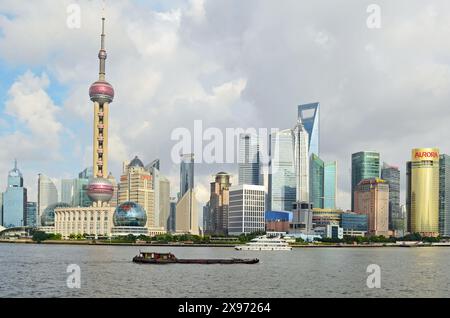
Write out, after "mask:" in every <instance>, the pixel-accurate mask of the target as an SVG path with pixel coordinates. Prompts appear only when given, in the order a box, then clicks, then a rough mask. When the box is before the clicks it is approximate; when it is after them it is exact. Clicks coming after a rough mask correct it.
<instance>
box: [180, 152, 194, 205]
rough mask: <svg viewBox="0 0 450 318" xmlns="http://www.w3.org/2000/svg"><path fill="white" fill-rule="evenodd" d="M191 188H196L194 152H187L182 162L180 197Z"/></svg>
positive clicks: (182, 157)
mask: <svg viewBox="0 0 450 318" xmlns="http://www.w3.org/2000/svg"><path fill="white" fill-rule="evenodd" d="M190 189H194V154H185V155H182V156H181V163H180V198H181V197H183V196H184V194H185V193H186V192H188V191H189V190H190Z"/></svg>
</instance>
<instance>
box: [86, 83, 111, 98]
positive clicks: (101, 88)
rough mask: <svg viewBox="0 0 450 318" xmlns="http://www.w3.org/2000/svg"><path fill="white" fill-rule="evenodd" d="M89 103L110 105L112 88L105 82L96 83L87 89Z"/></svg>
mask: <svg viewBox="0 0 450 318" xmlns="http://www.w3.org/2000/svg"><path fill="white" fill-rule="evenodd" d="M89 96H90V97H91V101H93V102H98V103H100V104H103V103H112V101H113V100H114V88H113V87H112V85H111V84H109V83H108V82H107V81H100V80H99V81H97V82H95V83H93V84H92V85H91V87H90V88H89Z"/></svg>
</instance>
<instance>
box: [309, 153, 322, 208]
mask: <svg viewBox="0 0 450 318" xmlns="http://www.w3.org/2000/svg"><path fill="white" fill-rule="evenodd" d="M324 167H325V163H324V162H323V160H322V159H320V158H319V156H317V155H316V154H314V153H313V154H312V155H311V157H310V163H309V190H310V191H309V202H311V203H312V204H313V207H314V208H319V209H323V207H324V180H325V179H324V171H325V170H324Z"/></svg>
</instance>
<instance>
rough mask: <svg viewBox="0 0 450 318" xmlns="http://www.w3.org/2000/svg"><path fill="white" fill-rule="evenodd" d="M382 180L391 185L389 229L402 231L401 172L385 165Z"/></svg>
mask: <svg viewBox="0 0 450 318" xmlns="http://www.w3.org/2000/svg"><path fill="white" fill-rule="evenodd" d="M381 179H383V180H386V182H387V183H388V185H389V229H390V230H397V229H398V230H400V228H401V227H402V225H401V224H399V223H401V221H402V219H401V217H400V170H399V168H398V167H394V166H390V165H388V164H387V163H384V164H383V168H382V169H381Z"/></svg>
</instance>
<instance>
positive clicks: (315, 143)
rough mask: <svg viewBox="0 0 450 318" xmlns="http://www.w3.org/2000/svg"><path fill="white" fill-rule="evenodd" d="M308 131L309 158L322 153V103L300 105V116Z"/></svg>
mask: <svg viewBox="0 0 450 318" xmlns="http://www.w3.org/2000/svg"><path fill="white" fill-rule="evenodd" d="M297 118H299V119H300V120H301V121H302V123H303V125H304V126H305V129H306V131H307V132H308V149H309V151H308V158H309V157H311V155H312V154H316V155H318V156H319V155H320V152H319V151H320V103H310V104H304V105H300V106H298V117H297Z"/></svg>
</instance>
